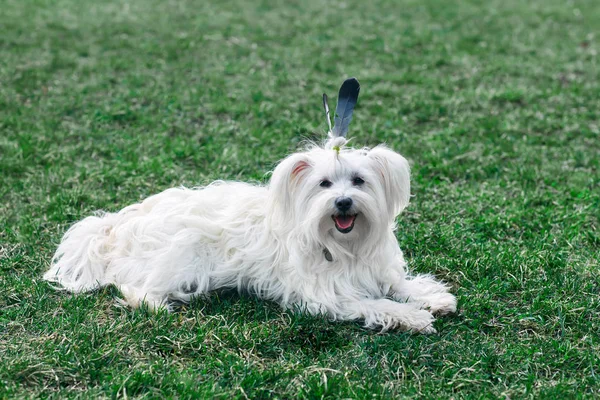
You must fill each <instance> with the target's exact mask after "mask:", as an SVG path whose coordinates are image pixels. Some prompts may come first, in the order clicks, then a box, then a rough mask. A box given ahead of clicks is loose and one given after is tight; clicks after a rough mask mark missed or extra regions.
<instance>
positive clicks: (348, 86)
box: [332, 78, 360, 137]
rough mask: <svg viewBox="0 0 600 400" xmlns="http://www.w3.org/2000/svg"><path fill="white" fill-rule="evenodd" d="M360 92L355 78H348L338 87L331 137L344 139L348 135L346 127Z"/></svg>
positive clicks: (350, 119)
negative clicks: (338, 92)
mask: <svg viewBox="0 0 600 400" xmlns="http://www.w3.org/2000/svg"><path fill="white" fill-rule="evenodd" d="M359 91H360V84H359V83H358V80H357V79H356V78H349V79H346V80H345V81H344V83H342V87H340V94H339V95H338V103H337V107H336V109H335V116H334V118H333V120H334V125H333V131H332V133H333V136H334V137H336V136H343V137H346V134H347V133H348V126H349V125H350V121H352V112H353V111H354V106H355V105H356V102H357V101H358V92H359Z"/></svg>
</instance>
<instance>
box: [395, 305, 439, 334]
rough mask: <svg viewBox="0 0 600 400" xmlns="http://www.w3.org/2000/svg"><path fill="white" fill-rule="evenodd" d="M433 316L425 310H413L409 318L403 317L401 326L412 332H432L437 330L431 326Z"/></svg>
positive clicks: (433, 319)
mask: <svg viewBox="0 0 600 400" xmlns="http://www.w3.org/2000/svg"><path fill="white" fill-rule="evenodd" d="M434 321H435V317H434V316H433V314H432V313H430V312H429V311H427V310H415V311H413V312H412V313H411V315H410V317H409V318H405V321H404V324H402V325H403V326H402V327H403V328H405V329H406V330H408V331H410V332H413V333H424V334H427V335H428V334H433V333H436V332H437V331H436V330H435V328H434V327H433V322H434Z"/></svg>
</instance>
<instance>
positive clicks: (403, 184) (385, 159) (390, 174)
mask: <svg viewBox="0 0 600 400" xmlns="http://www.w3.org/2000/svg"><path fill="white" fill-rule="evenodd" d="M367 157H369V158H370V159H371V160H372V162H373V169H374V171H375V173H376V174H377V175H378V176H379V178H380V179H381V182H382V184H383V188H384V190H385V197H386V201H387V204H388V212H389V213H390V215H393V216H394V217H395V216H396V215H398V214H400V213H401V212H402V210H404V208H406V206H407V205H408V203H409V201H410V166H409V165H408V161H406V159H405V158H404V157H402V156H401V155H400V154H398V153H396V152H394V151H392V150H390V149H388V148H386V147H385V146H381V145H380V146H377V147H375V148H373V149H372V150H371V151H369V153H368V154H367Z"/></svg>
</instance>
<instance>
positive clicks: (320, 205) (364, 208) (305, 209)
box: [269, 78, 410, 252]
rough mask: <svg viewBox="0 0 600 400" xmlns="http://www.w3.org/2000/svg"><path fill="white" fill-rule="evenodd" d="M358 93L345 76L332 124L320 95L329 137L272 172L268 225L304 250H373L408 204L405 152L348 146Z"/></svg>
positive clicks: (356, 86) (356, 88) (281, 164)
mask: <svg viewBox="0 0 600 400" xmlns="http://www.w3.org/2000/svg"><path fill="white" fill-rule="evenodd" d="M359 92H360V84H359V83H358V81H357V80H356V79H355V78H350V79H347V80H346V81H344V83H343V84H342V86H341V88H340V91H339V96H338V103H337V108H336V112H335V115H334V121H335V125H334V126H333V128H332V127H331V120H330V117H329V106H328V105H327V95H325V94H323V106H324V108H325V115H326V117H327V124H328V127H329V132H328V140H327V141H326V142H325V144H324V145H323V146H313V147H311V148H309V149H308V150H307V151H305V152H301V153H296V154H292V155H291V156H289V157H288V158H286V159H284V160H283V161H282V162H281V163H280V164H279V165H278V166H277V168H276V169H275V171H274V172H273V176H272V179H271V183H270V187H269V191H270V205H271V212H270V219H269V223H270V225H271V228H272V229H274V230H278V231H281V232H282V233H283V234H291V235H293V236H294V237H295V239H294V240H296V241H298V242H299V243H301V244H302V247H303V248H304V250H306V251H313V250H314V249H313V247H315V246H316V247H325V248H326V249H327V247H328V246H333V247H336V248H341V247H342V248H346V249H345V250H344V251H345V252H347V247H348V246H346V245H347V244H348V243H350V244H352V245H353V246H352V247H353V248H354V249H356V248H357V245H361V246H360V247H362V248H363V249H364V248H365V247H367V248H370V249H375V248H376V244H377V242H378V241H379V240H381V237H380V235H382V234H385V232H388V231H389V229H387V228H388V227H389V225H391V224H393V223H394V220H395V217H396V216H397V215H398V214H399V213H400V212H401V211H402V210H403V209H404V208H405V207H406V206H407V205H408V202H409V198H410V171H409V166H408V162H407V161H406V160H405V159H404V157H402V156H401V155H399V154H397V153H395V152H393V151H391V150H389V149H387V148H386V147H384V146H377V147H375V148H374V149H372V150H369V149H360V150H355V149H352V148H348V147H346V144H347V140H346V135H347V132H348V127H349V124H350V121H351V120H352V113H353V111H354V107H355V105H356V103H357V100H358V94H359ZM327 251H329V250H327Z"/></svg>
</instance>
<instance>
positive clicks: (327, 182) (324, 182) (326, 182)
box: [319, 179, 333, 188]
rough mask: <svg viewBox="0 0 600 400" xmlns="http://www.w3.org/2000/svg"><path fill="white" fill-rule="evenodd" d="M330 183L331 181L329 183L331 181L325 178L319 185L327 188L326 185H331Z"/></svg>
mask: <svg viewBox="0 0 600 400" xmlns="http://www.w3.org/2000/svg"><path fill="white" fill-rule="evenodd" d="M331 185H333V183H331V181H328V180H327V179H323V180H322V181H321V184H320V185H319V186H321V187H323V188H328V187H331Z"/></svg>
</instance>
